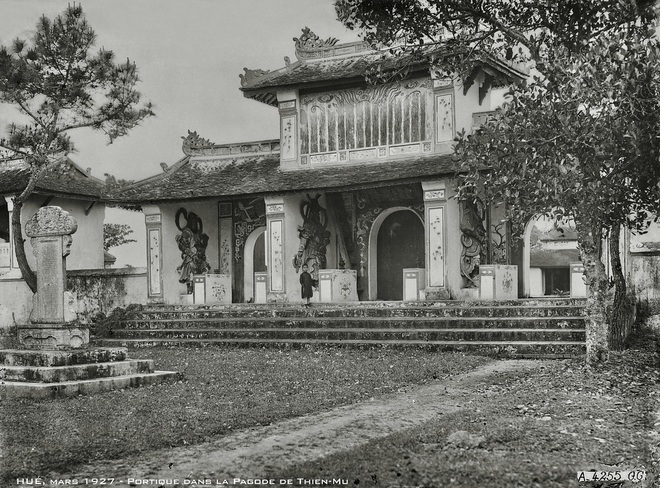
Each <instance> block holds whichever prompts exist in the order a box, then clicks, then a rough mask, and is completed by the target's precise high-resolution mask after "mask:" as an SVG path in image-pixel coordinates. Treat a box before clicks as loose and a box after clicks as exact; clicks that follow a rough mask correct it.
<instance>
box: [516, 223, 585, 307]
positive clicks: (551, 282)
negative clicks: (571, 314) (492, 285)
mask: <svg viewBox="0 0 660 488" xmlns="http://www.w3.org/2000/svg"><path fill="white" fill-rule="evenodd" d="M523 243H524V250H523V293H524V296H527V297H548V296H570V295H571V276H570V264H571V263H572V262H578V261H580V253H579V251H578V244H577V234H576V231H575V222H574V221H573V220H572V219H553V218H549V217H545V216H542V215H537V216H535V217H533V218H532V219H531V220H530V221H529V222H528V223H527V226H526V228H525V234H524V236H523Z"/></svg>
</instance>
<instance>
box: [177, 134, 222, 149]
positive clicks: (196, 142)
mask: <svg viewBox="0 0 660 488" xmlns="http://www.w3.org/2000/svg"><path fill="white" fill-rule="evenodd" d="M181 139H183V152H184V154H187V155H190V153H191V150H195V149H201V148H203V147H209V146H214V145H215V144H214V143H213V142H211V141H210V140H208V139H204V138H203V137H201V136H200V135H199V134H197V131H195V130H194V131H191V130H188V135H187V136H181Z"/></svg>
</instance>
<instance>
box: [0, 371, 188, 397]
mask: <svg viewBox="0 0 660 488" xmlns="http://www.w3.org/2000/svg"><path fill="white" fill-rule="evenodd" d="M176 378H177V373H175V372H173V371H154V372H153V373H140V374H131V375H124V376H114V377H108V378H96V379H89V380H76V381H62V382H56V383H32V382H23V381H7V382H4V383H0V399H7V398H34V399H44V398H60V397H70V396H76V395H92V394H95V393H101V392H106V391H111V390H121V389H124V388H129V387H137V386H145V385H151V384H155V383H160V382H163V381H171V380H175V379H176Z"/></svg>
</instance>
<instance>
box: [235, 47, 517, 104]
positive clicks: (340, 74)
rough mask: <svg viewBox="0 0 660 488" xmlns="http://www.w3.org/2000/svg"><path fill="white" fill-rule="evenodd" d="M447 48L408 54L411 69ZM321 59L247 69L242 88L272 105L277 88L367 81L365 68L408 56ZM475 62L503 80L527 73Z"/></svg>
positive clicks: (360, 54) (501, 64)
mask: <svg viewBox="0 0 660 488" xmlns="http://www.w3.org/2000/svg"><path fill="white" fill-rule="evenodd" d="M354 44H358V43H352V44H338V45H333V46H332V47H328V48H324V49H319V50H317V52H319V53H321V52H322V51H328V50H330V51H331V54H332V53H334V52H342V49H343V47H344V46H346V47H347V48H348V47H353V45H354ZM443 53H444V49H443V48H442V47H432V48H428V49H427V50H426V51H425V53H424V55H418V56H417V57H415V59H414V61H413V60H412V58H411V57H410V56H409V59H411V61H410V66H411V71H415V70H428V68H429V64H430V62H431V61H430V59H431V58H436V59H437V58H439V57H440V58H441V57H442V56H443ZM318 56H319V58H316V59H315V58H311V59H309V58H302V59H299V60H298V61H296V62H293V63H290V62H287V65H286V66H285V67H284V68H280V69H277V70H274V71H264V70H249V69H247V68H245V69H244V70H245V74H243V75H240V77H241V91H243V93H244V95H245V96H246V97H248V98H254V99H256V100H259V101H261V102H263V103H267V104H269V105H276V104H277V96H276V90H275V88H278V87H279V88H282V87H292V86H304V85H309V84H314V85H317V86H319V85H320V86H323V85H327V84H331V83H333V82H335V83H336V82H337V81H338V80H342V82H346V83H349V82H364V77H365V73H366V70H367V68H368V67H369V66H373V65H374V64H375V63H380V64H381V66H382V67H383V70H388V69H390V68H393V67H395V66H396V65H398V66H401V64H405V63H406V61H405V58H394V57H392V56H389V55H387V54H386V55H383V53H381V52H379V51H373V50H370V51H361V50H358V51H357V52H354V53H352V54H350V55H348V56H341V55H339V56H337V55H335V56H332V55H328V57H325V55H323V54H318ZM475 61H476V62H477V63H478V64H479V65H480V66H482V67H483V68H485V69H486V71H487V72H488V73H490V74H492V75H496V78H498V79H499V81H500V84H501V83H505V82H506V83H509V82H511V81H512V80H514V79H522V78H524V77H525V76H526V73H525V72H524V71H522V70H521V69H520V68H519V67H514V66H512V65H510V64H509V63H507V62H505V61H503V60H499V59H491V58H484V57H480V58H479V59H475Z"/></svg>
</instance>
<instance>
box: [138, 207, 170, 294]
mask: <svg viewBox="0 0 660 488" xmlns="http://www.w3.org/2000/svg"><path fill="white" fill-rule="evenodd" d="M142 212H143V213H144V223H145V229H146V233H147V281H148V283H147V302H148V303H163V302H164V301H165V300H164V292H163V274H162V271H161V270H162V269H163V244H162V235H163V216H162V214H161V211H160V208H159V207H157V206H155V205H144V206H143V207H142Z"/></svg>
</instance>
